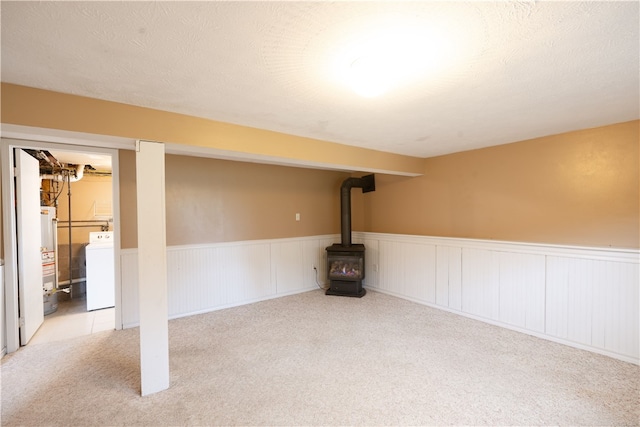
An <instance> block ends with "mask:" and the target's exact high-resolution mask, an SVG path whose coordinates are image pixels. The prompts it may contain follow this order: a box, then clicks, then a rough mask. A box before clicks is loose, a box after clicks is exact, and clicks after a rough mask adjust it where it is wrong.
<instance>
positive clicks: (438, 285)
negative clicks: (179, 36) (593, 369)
mask: <svg viewBox="0 0 640 427" xmlns="http://www.w3.org/2000/svg"><path fill="white" fill-rule="evenodd" d="M354 241H358V242H366V247H367V251H369V248H374V251H375V253H376V255H377V256H378V259H377V260H376V262H377V263H378V265H379V270H378V271H377V272H376V274H377V276H376V279H377V281H375V282H374V281H373V280H372V281H365V285H366V286H367V287H369V288H372V289H377V290H379V291H381V292H385V293H389V294H392V295H396V296H399V297H402V298H406V299H409V300H412V301H416V302H420V303H423V304H426V305H430V306H433V307H436V308H443V309H445V310H447V311H451V312H455V313H459V314H461V315H464V316H468V317H472V318H474V319H478V320H482V321H485V322H488V323H491V324H495V325H499V326H504V327H507V328H510V329H514V330H517V331H520V332H525V333H529V334H532V335H535V336H538V337H541V338H546V339H550V340H553V341H556V342H561V343H563V344H567V345H572V346H574V347H578V348H582V349H587V350H591V351H594V352H598V353H601V354H606V355H608V356H611V357H615V358H618V359H621V360H625V361H629V362H632V363H636V364H639V363H640V361H639V355H640V343H639V341H640V340H639V336H640V307H639V305H640V304H639V301H640V277H639V276H640V273H639V271H640V251H638V250H626V249H610V248H588V247H574V246H571V247H569V246H566V247H565V246H559V245H541V244H528V243H516V242H497V241H484V240H474V239H456V238H440V237H428V236H409V235H395V234H383V233H361V232H358V233H354ZM427 248H429V249H427ZM367 262H370V260H369V258H368V261H367ZM367 274H368V272H367Z"/></svg>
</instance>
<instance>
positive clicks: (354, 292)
mask: <svg viewBox="0 0 640 427" xmlns="http://www.w3.org/2000/svg"><path fill="white" fill-rule="evenodd" d="M352 187H356V188H362V192H363V193H368V192H370V191H375V189H376V185H375V179H374V175H367V176H364V177H362V178H347V179H346V180H345V181H344V182H343V183H342V186H341V187H340V212H341V237H342V242H341V243H334V244H333V245H331V246H329V247H327V248H326V250H327V279H328V280H329V289H327V291H326V295H338V296H347V297H358V298H361V297H363V296H364V295H365V294H366V293H367V290H366V289H364V288H363V287H362V281H363V280H364V267H365V264H364V260H365V258H364V252H365V248H364V245H363V244H359V243H357V244H352V243H351V188H352Z"/></svg>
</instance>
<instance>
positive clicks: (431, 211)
mask: <svg viewBox="0 0 640 427" xmlns="http://www.w3.org/2000/svg"><path fill="white" fill-rule="evenodd" d="M639 125H640V122H639V121H634V122H628V123H622V124H618V125H612V126H605V127H601V128H595V129H588V130H583V131H578V132H571V133H566V134H561V135H554V136H549V137H545V138H538V139H534V140H529V141H523V142H518V143H513V144H508V145H502V146H497V147H491V148H486V149H481V150H474V151H468V152H463V153H457V154H452V155H447V156H441V157H435V158H430V159H427V160H426V168H425V174H424V175H423V176H421V177H417V178H402V177H392V176H383V175H378V176H377V177H376V178H377V183H376V184H377V190H376V192H375V193H369V194H365V195H363V196H362V197H363V201H364V223H365V226H364V229H365V231H375V232H386V233H402V234H418V235H434V236H451V237H467V238H481V239H496V240H511V241H527V242H540V243H552V244H569V245H572V244H575V245H587V246H605V247H606V246H612V247H621V248H638V247H639V222H640V218H639V206H640V200H639V180H640V178H639V167H638V163H639V148H638V146H639V135H638V128H639Z"/></svg>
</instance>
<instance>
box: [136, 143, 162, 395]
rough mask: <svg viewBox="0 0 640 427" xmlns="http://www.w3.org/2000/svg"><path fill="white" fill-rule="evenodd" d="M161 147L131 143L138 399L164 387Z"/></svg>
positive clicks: (158, 145) (159, 144) (158, 144)
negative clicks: (135, 231)
mask: <svg viewBox="0 0 640 427" xmlns="http://www.w3.org/2000/svg"><path fill="white" fill-rule="evenodd" d="M164 175H165V171H164V144H161V143H157V142H148V141H137V142H136V187H137V191H136V192H137V203H138V297H139V304H140V373H141V391H142V395H143V396H146V395H148V394H152V393H156V392H158V391H162V390H165V389H167V388H169V320H168V302H167V241H166V219H165V185H164Z"/></svg>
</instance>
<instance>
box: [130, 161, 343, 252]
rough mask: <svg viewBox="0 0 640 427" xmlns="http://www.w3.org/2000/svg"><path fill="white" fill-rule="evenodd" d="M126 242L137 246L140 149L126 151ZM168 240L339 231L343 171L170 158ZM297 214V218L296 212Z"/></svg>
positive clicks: (182, 242) (220, 239)
mask: <svg viewBox="0 0 640 427" xmlns="http://www.w3.org/2000/svg"><path fill="white" fill-rule="evenodd" d="M119 159H120V202H121V223H122V228H121V231H122V247H123V248H132V247H136V246H137V228H136V223H137V220H136V210H135V198H136V196H135V153H134V152H132V151H121V152H120V155H119ZM165 161H166V215H167V245H185V244H198V243H215V242H230V241H239V240H254V239H269V238H286V237H299V236H313V235H321V234H331V233H338V232H339V231H340V207H339V203H340V200H339V188H340V184H341V183H342V181H343V180H344V179H345V178H346V177H347V176H348V175H347V174H345V173H341V172H333V171H322V170H315V169H300V168H292V167H284V166H273V165H261V164H256V163H243V162H233V161H226V160H215V159H207V158H198V157H186V156H176V155H167V156H166V160H165ZM296 213H300V219H301V220H300V221H296V220H295V214H296Z"/></svg>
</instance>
